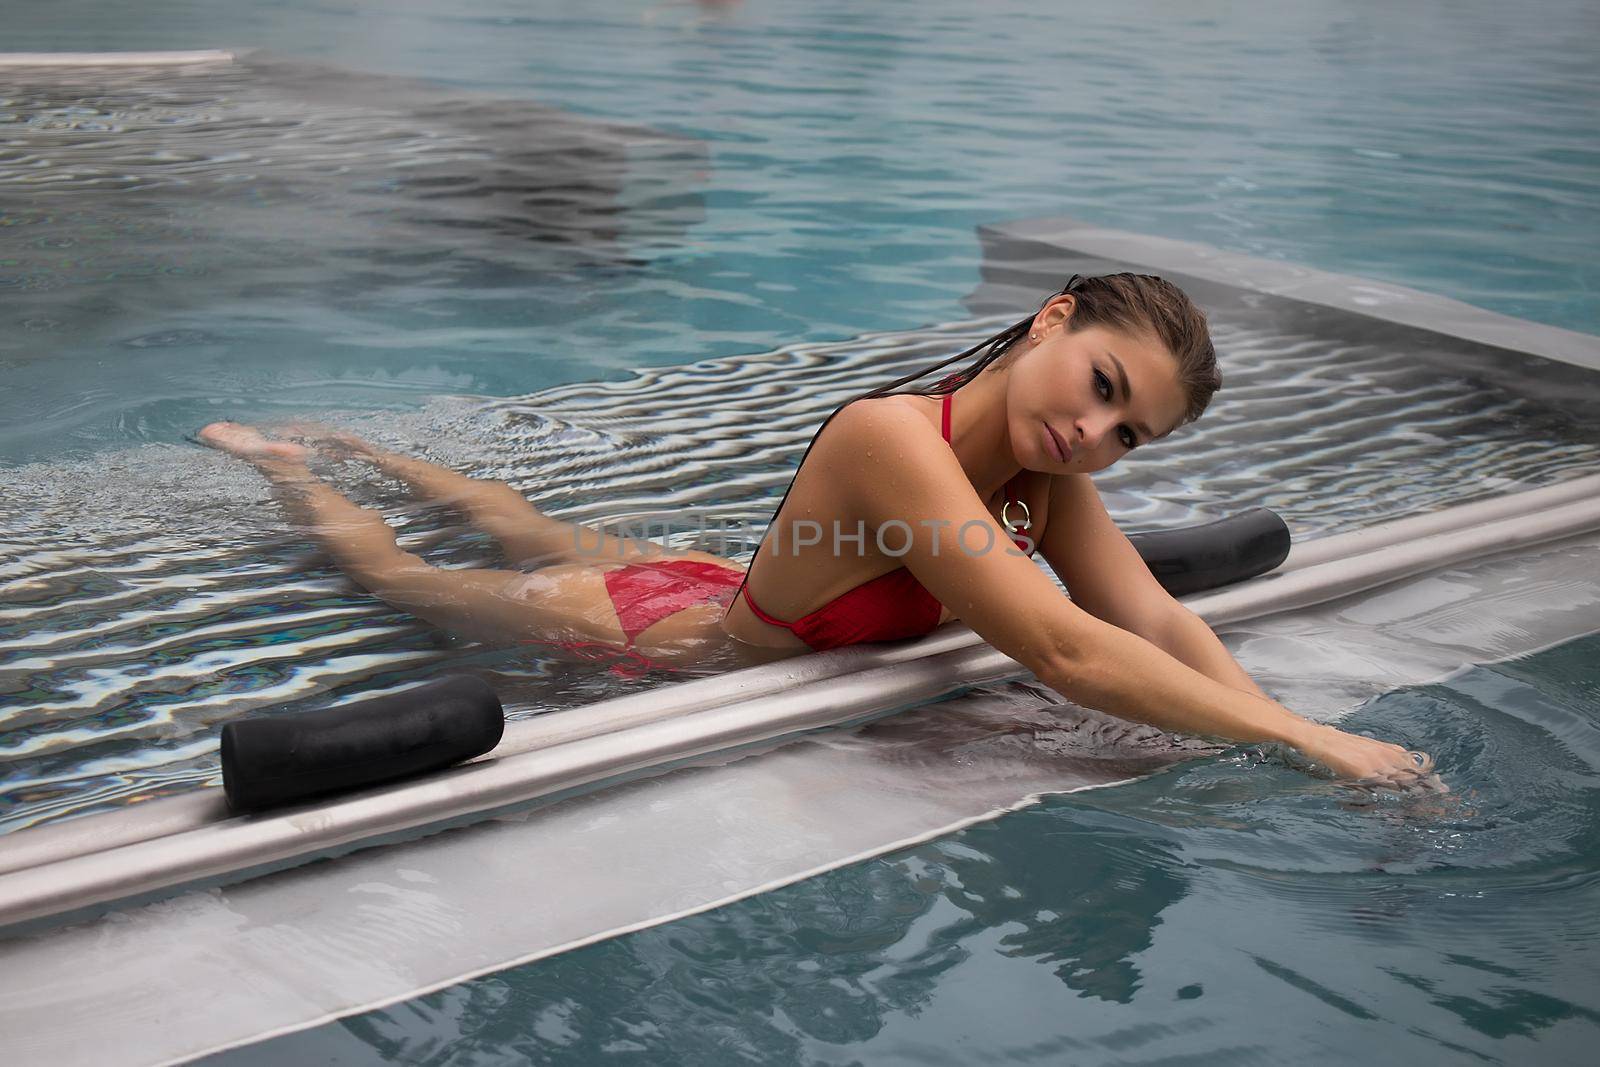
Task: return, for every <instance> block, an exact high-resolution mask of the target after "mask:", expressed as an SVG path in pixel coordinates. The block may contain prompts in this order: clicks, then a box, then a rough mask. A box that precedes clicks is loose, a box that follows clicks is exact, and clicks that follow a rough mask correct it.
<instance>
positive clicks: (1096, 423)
mask: <svg viewBox="0 0 1600 1067" xmlns="http://www.w3.org/2000/svg"><path fill="white" fill-rule="evenodd" d="M1077 429H1078V443H1079V444H1080V445H1082V446H1083V447H1084V448H1086V449H1088V450H1090V451H1093V450H1094V449H1096V448H1099V447H1100V440H1101V438H1103V437H1105V435H1106V431H1107V430H1108V429H1110V425H1109V423H1107V422H1105V421H1103V420H1100V419H1079V420H1078V426H1077Z"/></svg>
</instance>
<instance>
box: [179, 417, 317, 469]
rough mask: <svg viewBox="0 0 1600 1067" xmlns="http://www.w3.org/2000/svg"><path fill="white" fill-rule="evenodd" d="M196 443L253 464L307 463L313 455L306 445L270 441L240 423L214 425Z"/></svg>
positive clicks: (254, 429)
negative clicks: (266, 461)
mask: <svg viewBox="0 0 1600 1067" xmlns="http://www.w3.org/2000/svg"><path fill="white" fill-rule="evenodd" d="M195 440H197V441H199V442H200V443H201V444H203V445H207V446H209V447H211V448H217V449H221V450H222V451H224V452H228V453H231V454H233V455H235V456H238V457H239V458H240V459H248V460H251V461H258V460H275V459H276V460H289V461H290V462H295V463H304V462H305V460H306V457H307V456H309V455H310V454H311V452H310V450H309V449H307V448H306V447H305V446H304V445H297V444H294V443H293V442H291V441H273V440H269V439H268V438H266V437H263V436H262V435H261V431H260V430H257V429H256V428H255V427H253V426H246V425H244V424H243V423H239V422H213V423H211V424H210V425H209V426H206V427H205V428H203V429H202V430H201V431H200V432H199V433H197V434H195Z"/></svg>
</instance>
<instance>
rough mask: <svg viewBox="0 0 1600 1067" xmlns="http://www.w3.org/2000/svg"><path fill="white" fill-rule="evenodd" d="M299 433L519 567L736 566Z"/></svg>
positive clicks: (354, 444) (491, 484)
mask: <svg viewBox="0 0 1600 1067" xmlns="http://www.w3.org/2000/svg"><path fill="white" fill-rule="evenodd" d="M297 428H298V429H300V430H301V431H303V432H304V435H305V436H307V437H309V438H311V439H313V440H316V441H318V442H319V443H323V444H331V445H333V446H335V447H336V448H337V449H338V450H339V451H340V452H343V453H345V454H347V455H351V456H355V457H357V458H359V459H362V460H364V461H366V462H368V463H371V464H372V465H373V466H375V467H377V468H378V469H379V470H381V471H383V472H384V473H385V474H387V475H389V476H390V477H393V478H398V479H400V480H401V481H402V482H405V483H406V484H407V485H408V486H410V487H411V488H412V489H413V490H415V491H416V492H417V493H419V494H420V495H421V496H423V497H424V498H426V499H428V500H432V501H434V502H437V503H440V504H444V505H446V506H448V507H453V508H457V509H459V510H460V511H462V512H464V513H465V514H466V516H467V519H468V520H469V521H470V522H471V523H472V524H473V525H474V526H476V527H478V528H479V529H481V530H483V531H484V532H485V533H487V534H488V535H489V536H490V537H492V538H494V539H495V541H497V542H498V543H499V544H500V547H501V548H502V549H504V550H505V553H506V555H507V557H509V558H510V559H511V560H512V561H513V562H515V563H518V564H522V565H527V564H534V565H545V564H549V563H588V564H591V565H592V564H596V563H619V562H629V561H631V562H638V561H639V560H641V559H647V558H650V557H655V558H658V559H660V558H666V557H671V558H677V559H697V560H702V561H704V562H708V563H717V564H721V565H723V566H737V565H736V564H733V563H730V562H729V561H728V560H726V559H724V558H723V557H721V556H716V555H713V554H711V553H709V552H696V551H675V550H668V549H663V548H662V547H661V546H660V545H657V544H654V543H652V542H648V541H639V540H631V539H628V538H622V537H616V536H614V535H612V534H608V533H605V532H604V531H602V530H597V529H595V528H594V527H592V526H584V525H582V524H580V523H574V522H565V521H563V520H561V519H554V518H551V517H550V516H548V515H546V514H545V513H544V512H542V511H540V510H539V509H538V508H536V507H534V506H533V504H532V503H531V502H530V501H529V500H528V498H527V497H525V496H523V495H522V494H521V493H519V492H517V491H516V490H515V489H513V488H512V487H511V486H509V485H507V484H506V483H505V482H500V481H490V480H488V479H485V478H472V477H468V476H467V475H465V474H460V473H457V472H456V471H453V470H450V469H449V468H447V467H441V466H439V465H438V464H436V463H429V462H428V461H427V460H423V459H417V458H416V457H414V456H407V455H404V454H402V453H399V452H390V451H388V450H386V449H383V448H380V447H378V446H377V445H375V444H372V443H371V442H370V441H366V440H363V439H362V438H360V437H357V436H356V435H355V434H349V433H341V432H337V431H329V430H325V429H320V428H316V427H308V426H306V425H304V424H302V425H301V426H299V427H297Z"/></svg>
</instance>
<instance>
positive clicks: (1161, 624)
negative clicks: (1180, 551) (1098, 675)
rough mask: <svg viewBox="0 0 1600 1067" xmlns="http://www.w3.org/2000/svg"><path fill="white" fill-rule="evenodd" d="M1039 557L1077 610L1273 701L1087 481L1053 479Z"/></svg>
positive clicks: (1070, 477) (1081, 476) (1234, 686)
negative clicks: (1156, 570) (1164, 584)
mask: <svg viewBox="0 0 1600 1067" xmlns="http://www.w3.org/2000/svg"><path fill="white" fill-rule="evenodd" d="M1039 551H1040V552H1041V553H1042V554H1043V555H1044V558H1045V559H1046V560H1048V561H1049V563H1050V567H1051V569H1052V570H1054V571H1055V572H1056V574H1057V575H1059V576H1060V578H1061V581H1062V582H1063V584H1065V585H1066V587H1067V591H1068V592H1069V593H1071V594H1072V600H1073V603H1075V604H1077V605H1078V606H1079V607H1081V608H1083V609H1084V610H1085V611H1087V612H1089V613H1090V614H1091V615H1094V616H1095V617H1096V618H1099V619H1103V620H1105V621H1106V622H1109V623H1111V624H1112V625H1113V626H1117V627H1119V628H1121V629H1123V630H1127V631H1128V632H1129V633H1134V634H1138V635H1139V636H1140V637H1142V638H1144V639H1145V640H1146V641H1149V642H1150V643H1151V644H1153V645H1155V646H1156V647H1158V648H1160V649H1161V650H1162V651H1164V652H1166V653H1167V654H1168V655H1170V656H1171V657H1172V658H1173V659H1176V660H1178V661H1179V662H1180V663H1184V664H1186V665H1187V666H1189V667H1192V668H1194V669H1195V670H1197V671H1199V672H1200V673H1201V674H1203V675H1205V676H1206V677H1208V678H1211V679H1212V680H1214V681H1216V682H1219V683H1221V684H1222V685H1225V686H1228V687H1229V688H1231V689H1237V690H1239V691H1241V692H1245V693H1251V694H1253V695H1255V696H1263V697H1264V696H1266V695H1267V694H1266V693H1264V692H1262V690H1261V687H1260V686H1258V685H1256V683H1255V680H1254V679H1252V678H1251V677H1250V675H1248V674H1246V673H1245V670H1244V668H1243V667H1241V666H1239V663H1238V661H1237V660H1235V659H1234V658H1233V656H1231V655H1229V653H1228V650H1227V649H1226V648H1224V647H1223V645H1222V642H1221V641H1220V640H1218V639H1217V635H1216V634H1215V633H1213V632H1212V629H1211V627H1210V626H1208V625H1206V621H1205V620H1204V619H1202V618H1200V616H1198V615H1196V614H1195V613H1194V612H1192V611H1190V610H1189V609H1188V608H1186V607H1184V606H1183V605H1182V604H1180V603H1178V601H1176V600H1174V599H1173V597H1172V595H1171V594H1170V593H1168V592H1167V591H1166V590H1165V589H1163V588H1161V583H1160V582H1158V581H1156V579H1155V576H1154V575H1152V574H1151V573H1150V568H1149V567H1147V566H1145V563H1144V560H1143V559H1142V558H1140V556H1139V550H1138V549H1136V548H1134V547H1133V545H1132V544H1131V543H1130V542H1129V541H1128V538H1127V535H1125V534H1124V533H1123V532H1122V531H1121V530H1119V529H1118V528H1117V524H1116V523H1114V522H1112V521H1111V516H1110V515H1108V514H1107V513H1106V509H1105V505H1104V504H1103V503H1101V501H1100V493H1099V491H1098V490H1096V489H1095V487H1094V483H1093V482H1092V481H1090V480H1089V476H1088V475H1087V474H1068V475H1057V476H1056V477H1054V478H1052V479H1050V510H1049V513H1048V518H1047V519H1046V525H1045V530H1044V536H1043V538H1042V539H1041V540H1040V542H1039Z"/></svg>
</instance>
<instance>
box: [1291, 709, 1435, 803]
mask: <svg viewBox="0 0 1600 1067" xmlns="http://www.w3.org/2000/svg"><path fill="white" fill-rule="evenodd" d="M1295 747H1296V748H1298V749H1299V750H1300V751H1301V752H1303V753H1304V754H1305V755H1306V756H1308V757H1310V758H1311V759H1313V760H1315V761H1316V762H1317V763H1320V764H1322V765H1323V766H1325V767H1328V768H1330V769H1332V771H1333V773H1334V774H1336V775H1338V776H1339V777H1340V778H1345V779H1349V780H1351V781H1353V782H1355V783H1357V784H1359V785H1370V786H1379V787H1385V788H1391V789H1406V788H1415V787H1418V786H1422V787H1424V788H1436V789H1442V788H1443V787H1444V784H1443V783H1442V782H1440V781H1439V777H1438V775H1436V774H1434V773H1433V757H1432V756H1429V755H1428V754H1427V753H1426V752H1414V751H1409V750H1407V749H1404V748H1401V747H1400V746H1399V745H1391V744H1389V743H1388V742H1387V741H1374V740H1373V739H1372V738H1370V737H1361V736H1359V735H1357V734H1347V733H1345V732H1344V731H1343V730H1338V729H1335V728H1334V727H1332V726H1323V725H1320V724H1317V725H1313V726H1312V728H1311V730H1310V731H1309V732H1308V734H1307V735H1306V737H1305V738H1304V739H1302V740H1299V741H1297V742H1296V743H1295Z"/></svg>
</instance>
